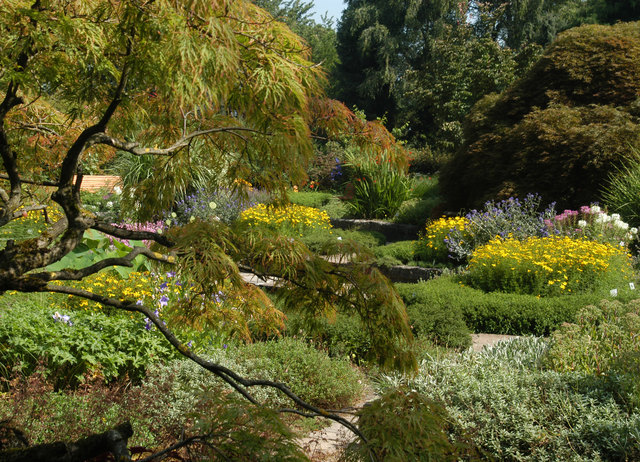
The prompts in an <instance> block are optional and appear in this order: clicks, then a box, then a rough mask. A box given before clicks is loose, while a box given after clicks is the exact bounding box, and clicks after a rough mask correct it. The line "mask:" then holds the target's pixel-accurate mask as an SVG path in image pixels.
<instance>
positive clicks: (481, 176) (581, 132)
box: [440, 23, 640, 209]
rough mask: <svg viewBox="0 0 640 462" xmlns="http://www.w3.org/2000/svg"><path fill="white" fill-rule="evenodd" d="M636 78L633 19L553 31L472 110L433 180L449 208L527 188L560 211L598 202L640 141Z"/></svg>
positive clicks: (639, 36) (638, 41)
mask: <svg viewBox="0 0 640 462" xmlns="http://www.w3.org/2000/svg"><path fill="white" fill-rule="evenodd" d="M638 75H640V23H620V24H616V25H615V26H597V25H589V26H582V27H579V28H575V29H571V30H569V31H566V32H564V33H562V34H560V36H559V37H558V39H557V40H556V41H555V42H554V43H553V44H552V45H551V46H550V47H549V48H548V49H547V50H546V51H545V53H544V54H543V56H542V57H541V59H540V60H539V61H538V63H536V65H534V67H533V68H532V69H531V70H530V71H529V73H528V74H527V75H525V77H524V78H523V79H521V80H519V81H517V82H516V83H514V84H513V85H512V86H511V87H510V88H509V89H507V90H506V91H505V92H503V93H502V94H500V95H489V96H487V97H485V98H484V99H483V100H481V101H479V102H478V103H477V105H476V106H475V107H474V109H473V110H472V111H471V113H470V115H469V117H468V118H467V120H466V126H465V138H466V141H465V144H464V146H463V147H462V149H461V150H460V151H459V152H458V153H457V154H456V155H455V156H454V158H453V159H452V161H451V162H450V163H449V164H447V165H446V166H445V168H444V169H443V172H442V175H441V177H440V182H441V188H442V191H443V192H444V196H445V197H447V200H448V201H449V204H448V205H449V207H451V208H452V209H459V208H463V207H478V206H480V205H481V204H483V203H484V202H485V201H487V200H490V199H504V198H507V197H509V196H513V195H517V196H521V197H522V196H524V195H525V194H527V193H530V192H534V193H535V192H537V193H540V194H541V195H542V197H543V201H544V202H551V201H558V205H559V206H560V207H561V208H564V207H577V206H580V205H584V204H588V203H589V202H591V201H593V200H598V199H599V197H598V194H599V191H600V190H601V189H602V187H603V186H605V184H606V180H607V176H608V174H609V173H610V172H611V171H612V169H613V168H614V167H616V166H619V165H620V164H621V162H622V160H624V158H625V156H627V155H628V153H629V148H630V146H635V147H640V100H639V98H640V80H639V79H638V78H637V76H638ZM461 184H463V185H464V186H465V187H464V188H461V187H460V185H461Z"/></svg>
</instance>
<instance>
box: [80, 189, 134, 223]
mask: <svg viewBox="0 0 640 462" xmlns="http://www.w3.org/2000/svg"><path fill="white" fill-rule="evenodd" d="M118 191H120V189H119V187H118ZM80 197H81V199H82V205H83V206H84V208H85V209H86V210H88V211H89V212H92V213H94V214H95V215H96V216H97V217H98V218H100V219H101V220H104V221H106V222H107V223H120V222H121V221H122V219H123V217H122V215H121V210H120V208H121V207H120V202H121V199H122V195H121V194H120V193H116V192H110V191H107V190H106V189H102V190H100V191H96V192H82V193H81V195H80Z"/></svg>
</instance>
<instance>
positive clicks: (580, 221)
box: [578, 220, 587, 229]
mask: <svg viewBox="0 0 640 462" xmlns="http://www.w3.org/2000/svg"><path fill="white" fill-rule="evenodd" d="M586 227H587V222H586V221H585V220H579V221H578V228H583V229H584V228H586Z"/></svg>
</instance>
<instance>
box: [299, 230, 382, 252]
mask: <svg viewBox="0 0 640 462" xmlns="http://www.w3.org/2000/svg"><path fill="white" fill-rule="evenodd" d="M329 239H331V240H336V239H339V240H352V241H355V242H357V243H358V244H360V245H361V246H364V247H367V248H369V249H373V248H376V247H378V246H380V245H384V243H385V237H384V235H383V234H380V233H378V232H375V231H356V230H350V229H337V228H332V229H331V230H327V229H315V230H310V231H308V232H305V233H304V234H303V235H302V236H300V240H301V241H302V242H303V243H304V244H305V245H306V246H307V247H309V248H310V249H311V250H313V251H314V252H319V251H321V250H322V248H323V247H324V244H325V243H326V242H327V240H329Z"/></svg>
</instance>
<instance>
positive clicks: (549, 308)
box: [396, 276, 635, 335]
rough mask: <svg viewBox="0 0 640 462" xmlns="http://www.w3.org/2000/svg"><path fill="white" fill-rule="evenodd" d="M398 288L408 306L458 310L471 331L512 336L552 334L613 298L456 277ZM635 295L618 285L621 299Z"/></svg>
mask: <svg viewBox="0 0 640 462" xmlns="http://www.w3.org/2000/svg"><path fill="white" fill-rule="evenodd" d="M396 288H397V289H398V292H399V293H400V295H401V296H402V298H403V300H404V301H405V304H406V305H407V306H408V307H410V306H411V305H416V304H420V305H424V306H427V307H429V309H430V310H432V311H433V312H448V311H452V310H455V311H458V310H459V311H460V312H461V314H462V319H463V320H464V322H465V324H466V325H467V327H468V328H469V329H470V330H471V331H472V332H485V333H492V334H511V335H549V334H551V332H552V331H553V330H555V329H556V328H557V327H558V326H560V325H561V324H562V323H564V322H571V321H572V320H573V319H575V315H576V313H577V312H578V311H579V310H580V308H582V307H584V306H586V305H589V304H592V303H594V302H597V301H599V300H601V299H603V298H610V295H609V292H608V291H602V292H595V293H590V294H589V293H587V294H576V295H564V296H558V297H536V296H535V295H519V294H506V293H499V292H491V293H486V292H483V291H482V290H478V289H474V288H472V287H468V286H465V285H463V284H462V282H461V281H460V279H459V277H456V276H441V277H438V278H435V279H431V280H429V281H426V282H421V283H418V284H396ZM634 296H635V290H630V289H628V288H623V287H619V288H618V298H619V299H620V300H622V301H625V300H630V299H631V298H633V297H634ZM455 311H454V312H455Z"/></svg>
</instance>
